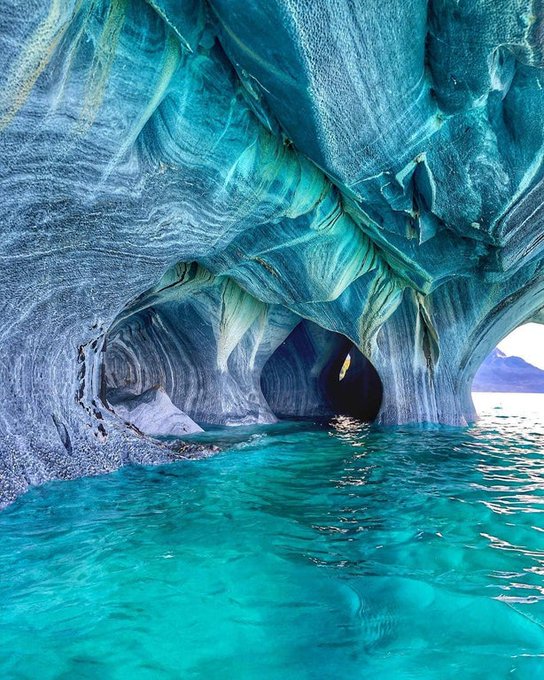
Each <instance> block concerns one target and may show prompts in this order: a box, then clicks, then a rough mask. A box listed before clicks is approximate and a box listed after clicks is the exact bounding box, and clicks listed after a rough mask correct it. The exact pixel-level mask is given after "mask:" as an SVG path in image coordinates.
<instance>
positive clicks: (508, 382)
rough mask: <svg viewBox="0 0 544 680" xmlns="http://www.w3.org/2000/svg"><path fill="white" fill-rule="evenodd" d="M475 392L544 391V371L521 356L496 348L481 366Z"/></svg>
mask: <svg viewBox="0 0 544 680" xmlns="http://www.w3.org/2000/svg"><path fill="white" fill-rule="evenodd" d="M472 390H473V391H474V392H544V371H543V370H542V369H540V368H537V367H536V366H533V365H532V364H528V363H527V362H526V361H525V360H524V359H522V358H521V357H508V356H506V354H504V352H501V351H500V349H494V350H493V351H492V352H491V354H490V355H489V356H488V357H487V359H486V360H485V361H484V363H483V364H482V365H481V366H480V368H479V370H478V373H476V377H475V378H474V382H473V383H472Z"/></svg>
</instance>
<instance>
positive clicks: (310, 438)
mask: <svg viewBox="0 0 544 680" xmlns="http://www.w3.org/2000/svg"><path fill="white" fill-rule="evenodd" d="M476 401H477V404H478V406H479V409H480V412H481V413H482V419H481V421H480V422H479V423H478V425H476V426H474V427H472V428H469V429H465V430H460V431H459V430H458V431H455V430H434V431H433V430H428V431H421V430H416V429H410V428H404V429H402V428H398V429H390V430H379V429H375V428H372V427H369V426H367V425H362V424H359V423H357V422H354V421H349V420H344V421H339V422H338V423H337V424H336V426H335V427H334V428H333V429H331V430H327V429H323V428H316V427H311V426H309V425H292V424H280V425H278V426H275V427H272V428H267V429H266V430H264V431H262V430H258V429H257V430H253V431H247V430H246V431H241V430H239V431H238V432H237V433H236V436H235V437H234V439H233V443H232V445H231V446H230V447H229V448H228V450H226V451H225V452H224V453H221V454H219V455H217V456H215V457H213V458H210V459H207V460H204V461H194V462H182V463H176V464H173V465H170V466H165V467H161V468H127V469H124V470H120V471H119V472H117V473H115V474H113V475H109V476H105V477H95V478H91V479H84V480H76V481H73V482H54V483H50V484H48V485H46V486H44V487H42V488H39V489H34V490H32V491H31V492H29V493H28V494H26V495H25V496H23V497H22V498H20V499H19V500H18V501H17V502H16V503H15V504H14V505H12V506H10V507H9V508H8V509H7V510H6V511H5V512H3V513H0V677H1V678H2V679H5V678H32V679H35V678H40V680H42V679H43V680H47V679H49V678H51V679H53V678H54V679H55V680H57V679H68V678H70V679H74V678H75V679H79V678H93V679H94V678H100V680H107V679H110V678H111V679H112V680H113V679H115V680H117V679H119V680H120V679H123V680H124V679H130V680H139V679H140V678H154V679H155V678H158V679H160V678H184V679H185V678H207V679H215V678H218V679H221V680H222V679H225V680H226V679H229V680H230V679H242V680H244V679H250V678H251V679H254V678H255V679H257V678H258V679H265V680H266V679H268V678H270V679H282V680H285V679H289V678H293V679H297V680H298V679H299V678H300V679H306V678H308V679H309V678H336V679H342V678H346V679H347V678H349V679H350V680H352V679H354V678H380V679H385V680H389V679H391V680H393V679H394V680H403V679H404V678H413V679H414V680H416V679H417V680H430V679H433V680H447V679H449V678H451V679H453V678H455V679H456V680H457V679H458V678H463V679H472V678H474V679H478V680H480V679H482V678H493V679H494V680H495V679H500V678H531V680H532V679H534V678H539V677H544V602H543V598H544V521H543V520H544V516H543V514H542V512H543V510H544V446H543V445H544V395H520V394H516V395H497V394H493V395H476Z"/></svg>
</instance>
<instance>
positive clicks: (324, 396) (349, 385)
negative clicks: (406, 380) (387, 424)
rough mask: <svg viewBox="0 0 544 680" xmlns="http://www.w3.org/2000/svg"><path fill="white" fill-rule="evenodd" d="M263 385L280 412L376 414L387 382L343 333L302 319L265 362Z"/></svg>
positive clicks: (327, 416) (301, 414) (371, 417)
mask: <svg viewBox="0 0 544 680" xmlns="http://www.w3.org/2000/svg"><path fill="white" fill-rule="evenodd" d="M261 389H262V391H263V394H264V397H265V399H266V401H267V402H268V404H269V405H270V408H271V409H272V411H273V412H274V413H275V414H276V416H277V417H279V418H308V419H323V420H326V419H330V418H331V417H334V416H351V417H353V418H357V419H359V420H363V421H366V422H372V421H374V420H375V419H376V416H377V414H378V411H379V409H380V406H381V402H382V393H383V388H382V383H381V380H380V377H379V375H378V373H377V371H376V369H375V368H374V366H373V365H372V363H371V362H370V361H369V360H368V359H367V358H366V357H365V356H364V355H363V354H362V353H361V352H360V351H359V349H358V348H357V347H356V346H355V345H354V343H353V342H352V341H351V340H349V339H348V338H346V337H345V336H344V335H341V334H340V333H334V332H332V331H328V330H326V329H324V328H322V327H320V326H318V325H317V324H314V323H312V322H310V321H306V320H304V321H302V322H301V323H300V324H298V325H297V326H296V328H295V329H294V330H293V331H292V332H291V334H290V335H289V336H288V338H287V339H286V340H285V341H284V342H283V343H282V344H281V345H280V346H279V347H278V348H277V349H276V351H275V352H274V353H273V354H272V356H271V357H270V359H269V360H268V361H267V362H266V364H265V365H264V367H263V371H262V374H261Z"/></svg>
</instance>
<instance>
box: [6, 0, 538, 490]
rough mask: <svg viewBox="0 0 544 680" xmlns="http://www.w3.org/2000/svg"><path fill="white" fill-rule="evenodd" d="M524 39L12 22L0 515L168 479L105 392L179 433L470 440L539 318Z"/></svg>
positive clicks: (460, 14)
mask: <svg viewBox="0 0 544 680" xmlns="http://www.w3.org/2000/svg"><path fill="white" fill-rule="evenodd" d="M543 21H544V9H543V8H541V6H540V4H539V3H534V2H531V1H529V0H498V1H497V2H494V3H492V4H490V3H489V2H485V1H484V0H466V1H464V2H462V3H459V2H458V1H457V0H429V1H427V2H426V1H424V0H403V1H402V2H401V1H400V0H392V1H391V2H388V3H385V4H384V3H378V2H377V1H375V0H369V1H368V2H364V3H352V2H349V1H348V0H314V1H313V2H287V1H286V0H265V1H259V2H257V1H254V2H253V1H249V2H248V1H244V2H241V1H239V0H228V1H226V0H210V1H209V2H204V0H179V1H178V2H176V3H174V2H172V0H148V1H147V2H146V1H145V0H130V2H129V1H128V0H50V2H49V3H38V2H31V1H30V0H23V1H21V0H6V2H5V3H4V6H3V12H2V16H1V17H0V41H1V49H0V59H1V60H2V68H1V70H0V78H1V79H2V87H1V88H0V152H1V155H2V188H1V192H2V211H3V214H2V220H1V225H2V226H1V229H2V239H1V246H0V259H1V262H2V273H3V280H4V282H5V284H4V298H3V299H4V304H3V314H2V320H3V323H2V326H1V328H0V429H1V433H2V436H1V438H0V502H1V503H6V502H9V501H10V500H12V499H13V498H15V497H16V495H17V494H18V493H20V492H21V491H23V490H24V489H25V488H27V487H28V485H31V484H38V483H41V482H43V481H45V480H47V479H51V478H66V477H73V476H77V475H82V474H93V473H99V472H103V471H108V470H112V469H115V468H116V467H118V466H119V465H122V464H125V463H127V462H159V461H162V460H169V459H171V457H172V452H171V451H170V450H169V449H167V448H166V447H164V446H161V445H160V444H159V443H158V442H154V441H152V440H150V439H149V438H148V437H145V436H143V435H142V434H141V432H138V428H137V427H136V428H135V427H133V426H131V425H130V422H129V423H128V424H127V420H126V417H121V415H122V414H121V413H116V411H115V395H116V394H117V395H119V394H120V393H122V391H123V390H124V391H125V393H128V394H130V395H131V397H132V398H138V396H139V395H142V394H146V393H147V391H148V390H150V389H152V388H155V389H159V391H161V390H164V391H165V392H166V394H165V397H166V396H167V398H168V400H169V403H171V407H170V406H169V407H168V409H170V411H171V412H174V413H178V412H181V415H182V416H183V414H185V416H186V417H187V418H188V419H192V420H193V421H196V422H197V423H199V424H206V423H211V424H214V423H215V424H235V423H253V422H271V421H273V420H274V419H275V418H276V417H277V415H278V414H279V415H296V416H309V417H314V416H324V417H328V416H329V415H331V414H334V413H348V414H352V415H357V416H364V417H372V416H373V415H374V414H375V413H376V411H377V419H378V421H379V422H381V423H386V424H395V423H404V422H432V423H445V424H450V425H451V424H453V425H462V424H466V423H467V422H470V421H472V420H473V419H474V418H475V413H474V408H473V405H472V400H471V397H470V386H471V382H472V378H473V376H474V374H475V372H476V370H477V368H478V366H479V364H480V363H481V361H482V360H483V358H484V357H485V356H487V354H488V353H489V352H490V351H491V349H492V348H493V347H494V346H495V345H496V344H497V343H498V342H499V341H500V340H501V339H502V338H503V337H504V336H505V335H506V334H507V333H509V332H510V331H511V330H512V329H513V328H515V327H516V326H518V325H519V324H521V323H524V322H525V321H527V320H529V319H534V320H536V321H539V320H541V319H542V314H541V310H542V308H544V264H543V254H542V253H543V248H544V236H543V231H542V219H543V215H544V212H543V209H542V204H543V191H544V185H543V165H542V159H543V145H544V126H543V125H542V120H543V113H544V87H543V84H544V83H543V80H544V72H543V70H542V67H543V37H542V36H543V35H544V33H543ZM348 354H349V357H350V359H351V362H352V364H351V366H350V368H349V370H348V372H347V373H346V375H345V377H344V378H343V380H340V379H339V368H341V367H342V365H344V362H345V360H346V357H347V356H348ZM337 371H338V373H337ZM344 381H346V382H344ZM120 391H121V392H120ZM161 393H162V392H161ZM144 402H145V400H144ZM172 409H175V410H174V411H172ZM121 410H122V409H121ZM124 415H125V416H126V412H124ZM144 421H145V418H144ZM187 422H190V421H189V420H188V421H187ZM154 423H155V421H154ZM132 425H134V424H132ZM153 429H156V428H155V426H154V427H153Z"/></svg>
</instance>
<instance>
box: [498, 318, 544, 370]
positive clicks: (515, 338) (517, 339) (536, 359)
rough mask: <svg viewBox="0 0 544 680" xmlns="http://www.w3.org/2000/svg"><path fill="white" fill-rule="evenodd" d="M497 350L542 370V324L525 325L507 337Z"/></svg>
mask: <svg viewBox="0 0 544 680" xmlns="http://www.w3.org/2000/svg"><path fill="white" fill-rule="evenodd" d="M498 348H499V349H500V350H501V351H502V352H504V353H505V354H506V355H508V356H516V357H521V358H522V359H525V361H528V362H529V363H530V364H533V366H538V368H543V369H544V324H542V325H541V324H538V323H526V324H524V325H523V326H519V328H516V330H515V331H513V332H512V333H510V335H507V336H506V338H504V340H503V341H502V342H500V343H499V344H498Z"/></svg>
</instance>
